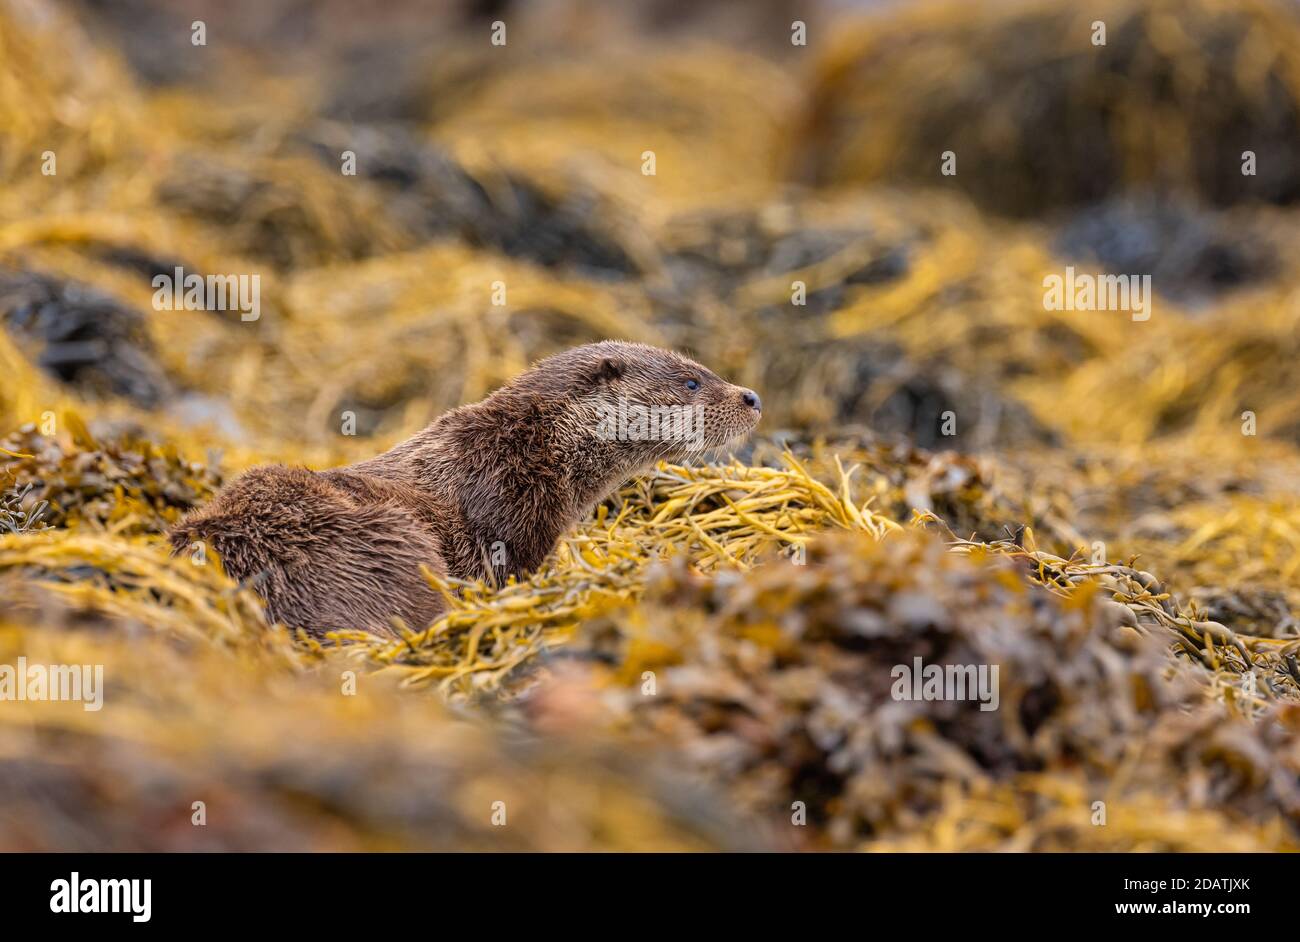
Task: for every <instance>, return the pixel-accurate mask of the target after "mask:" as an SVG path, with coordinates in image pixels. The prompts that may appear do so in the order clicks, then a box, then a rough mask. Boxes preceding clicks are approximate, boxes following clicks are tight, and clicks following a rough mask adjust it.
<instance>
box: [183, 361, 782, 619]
mask: <svg viewBox="0 0 1300 942" xmlns="http://www.w3.org/2000/svg"><path fill="white" fill-rule="evenodd" d="M761 414H762V403H761V401H760V399H759V397H758V394H757V393H755V392H754V391H753V390H751V389H745V388H743V387H740V386H734V385H732V384H731V383H728V382H726V381H725V380H723V379H721V378H719V377H718V376H717V375H716V374H714V373H713V372H712V371H711V370H709V369H707V368H705V367H704V366H701V365H700V364H699V363H696V362H694V361H693V360H691V359H689V358H687V357H685V356H683V355H681V354H678V353H675V352H672V351H670V350H662V349H659V348H657V347H652V346H646V345H644V344H638V343H627V342H622V341H610V340H607V341H603V342H600V343H595V344H588V345H586V346H582V347H576V348H573V349H570V350H567V351H564V352H562V353H557V354H555V355H553V356H550V357H547V358H546V359H544V360H541V361H539V362H538V363H536V364H535V365H533V366H532V368H530V369H529V370H528V371H527V372H525V373H523V374H522V375H520V376H518V377H517V378H515V379H514V380H513V381H512V382H510V383H508V384H507V385H505V386H503V387H501V388H500V389H498V390H497V391H496V392H494V393H492V394H491V395H490V396H488V397H487V398H486V399H484V400H483V401H482V402H478V403H475V404H473V405H468V406H461V407H460V408H458V409H453V410H452V411H450V412H447V413H445V414H444V415H442V416H440V417H439V418H437V419H436V420H434V422H433V423H432V424H430V425H429V426H428V427H426V428H425V429H424V430H423V431H421V432H419V433H417V434H416V435H414V436H413V437H412V438H409V439H407V440H406V441H404V442H402V443H401V444H399V445H396V446H395V447H393V448H392V449H390V450H389V451H386V452H384V453H383V454H381V455H378V456H376V457H374V458H369V459H366V460H365V461H360V462H357V463H356V464H352V465H347V466H344V467H339V468H331V469H327V470H324V471H311V470H308V469H307V468H303V467H288V466H284V465H265V466H260V467H256V468H253V469H251V470H250V471H248V472H246V473H245V474H243V475H241V476H240V477H238V478H236V479H235V480H233V481H231V482H230V483H229V484H227V485H226V486H225V487H223V488H222V489H221V490H220V491H219V492H218V493H217V494H216V496H215V497H214V498H213V499H212V500H211V501H210V502H209V503H208V504H206V505H205V506H203V507H201V508H199V509H197V510H195V511H193V512H191V513H190V514H188V515H187V516H186V517H185V518H184V519H183V520H182V521H181V522H180V523H179V524H178V525H177V526H176V527H175V528H174V529H173V530H172V531H171V533H170V539H171V543H172V546H173V547H174V549H173V554H175V553H179V552H181V551H182V550H184V549H185V548H187V547H189V546H190V545H191V544H193V543H194V542H195V541H200V540H201V541H203V542H204V543H205V544H206V545H207V546H210V547H211V548H213V549H215V550H216V552H217V553H218V554H219V555H220V557H221V560H222V563H223V565H224V567H225V570H226V572H227V574H228V575H230V576H231V577H232V578H234V579H237V580H239V581H241V582H246V583H247V584H249V585H251V586H252V587H253V588H254V589H255V590H256V591H257V592H258V594H259V595H261V596H262V598H263V599H264V600H265V602H266V606H267V612H268V614H269V615H270V617H271V618H272V619H273V620H274V621H277V622H281V623H283V624H285V625H288V626H289V627H291V628H300V629H302V630H304V631H306V632H308V633H309V634H312V635H317V636H319V635H323V634H325V633H327V632H330V631H340V630H347V629H356V628H360V629H364V630H368V631H371V632H378V633H381V634H390V635H391V634H394V633H395V630H394V625H395V621H394V619H399V618H400V619H401V620H402V622H404V623H405V624H406V625H408V626H411V627H414V628H417V629H420V628H424V627H426V626H427V625H429V624H430V623H431V622H432V621H433V620H434V619H435V618H437V616H438V615H439V614H441V613H442V611H443V610H444V608H445V600H444V599H443V597H442V596H441V594H440V593H438V592H436V591H435V590H434V589H432V588H431V587H430V586H429V584H428V582H427V581H426V579H425V578H424V576H423V575H422V573H421V571H420V567H421V565H424V566H427V567H428V568H429V569H430V570H431V571H432V572H435V573H438V574H439V575H442V576H449V577H454V578H456V579H464V580H477V579H482V580H485V581H488V582H495V583H500V582H501V581H504V580H505V579H507V578H509V577H510V576H518V577H522V576H524V575H527V574H528V573H530V572H532V571H533V570H535V569H536V568H537V567H538V566H540V565H541V564H542V562H543V561H544V560H545V558H546V556H547V555H548V554H549V553H550V552H551V550H552V549H553V548H554V546H555V543H556V542H557V540H558V539H559V537H560V536H561V534H563V533H564V532H565V531H566V530H568V529H569V528H570V527H572V526H573V525H574V524H576V523H577V522H578V521H579V520H581V519H582V518H584V517H585V516H587V514H589V513H590V512H591V510H592V509H593V508H594V507H595V505H596V504H597V503H599V502H600V501H601V500H603V499H604V498H605V497H607V496H608V495H609V494H610V493H611V492H612V491H614V490H615V489H617V488H618V487H620V486H621V485H622V484H623V483H624V482H625V481H627V480H628V479H629V478H630V477H632V476H634V475H636V474H637V473H639V472H641V471H644V470H647V469H649V468H650V467H652V466H653V465H654V464H655V463H656V462H657V461H659V460H661V459H663V460H669V461H681V460H684V459H688V458H690V457H692V456H695V455H699V454H702V453H703V452H705V451H708V450H711V449H715V448H720V447H723V446H725V445H727V444H729V443H731V442H733V441H739V440H741V439H743V438H744V437H745V436H746V435H748V434H749V433H750V432H751V431H752V430H753V429H754V428H755V427H756V426H757V424H758V420H759V417H760V416H761Z"/></svg>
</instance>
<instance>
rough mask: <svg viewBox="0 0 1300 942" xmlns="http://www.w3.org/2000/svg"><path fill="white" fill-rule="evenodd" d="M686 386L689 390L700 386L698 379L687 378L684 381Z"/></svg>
mask: <svg viewBox="0 0 1300 942" xmlns="http://www.w3.org/2000/svg"><path fill="white" fill-rule="evenodd" d="M686 388H687V389H689V390H690V391H691V392H695V390H697V389H699V388H700V384H699V381H698V380H694V379H688V380H687V381H686Z"/></svg>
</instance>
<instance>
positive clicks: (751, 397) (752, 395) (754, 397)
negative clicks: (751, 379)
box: [740, 389, 763, 412]
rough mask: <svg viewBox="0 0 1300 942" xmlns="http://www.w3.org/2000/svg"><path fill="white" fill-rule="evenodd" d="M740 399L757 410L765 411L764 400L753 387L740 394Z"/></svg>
mask: <svg viewBox="0 0 1300 942" xmlns="http://www.w3.org/2000/svg"><path fill="white" fill-rule="evenodd" d="M740 401H741V402H743V403H744V404H745V405H747V406H749V407H750V408H751V409H753V410H754V411H755V412H762V411H763V400H762V399H759V398H758V393H756V392H754V390H752V389H746V390H745V391H743V392H742V393H741V394H740Z"/></svg>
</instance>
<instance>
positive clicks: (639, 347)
mask: <svg viewBox="0 0 1300 942" xmlns="http://www.w3.org/2000/svg"><path fill="white" fill-rule="evenodd" d="M556 367H558V368H559V369H558V370H556V369H555V368H556ZM533 372H534V373H536V374H540V375H542V376H546V377H548V378H552V379H553V378H555V377H557V376H563V377H564V382H565V385H567V386H568V388H567V389H566V390H565V392H566V394H567V395H569V396H571V397H572V398H573V399H574V400H575V401H576V402H578V403H580V404H581V407H582V414H583V416H584V421H587V422H589V423H590V424H591V425H592V432H593V433H594V434H595V436H596V437H597V438H598V439H600V440H602V441H604V442H607V443H610V447H611V448H616V449H617V450H618V451H619V452H620V453H621V454H623V455H625V456H626V458H627V459H628V460H627V462H626V466H625V467H627V468H633V467H643V466H646V465H649V464H652V463H654V462H655V461H659V460H667V461H681V460H683V459H685V458H689V457H693V456H698V455H700V454H702V453H704V452H707V451H709V450H711V449H715V448H721V447H723V446H725V445H727V444H729V443H732V442H738V441H740V440H741V439H743V438H744V437H745V436H746V435H748V434H749V433H750V432H752V431H753V430H754V428H755V426H757V425H758V420H759V418H760V417H761V415H762V409H763V404H762V401H761V400H760V399H759V397H758V394H757V393H756V392H754V391H753V390H752V389H746V388H744V387H743V386H735V385H733V384H731V383H728V382H727V381H726V380H724V379H722V378H721V377H720V376H718V375H717V374H716V373H714V372H713V371H712V370H710V369H709V368H708V367H706V366H703V365H701V364H699V363H696V362H695V361H694V360H692V359H690V358H689V357H685V356H682V355H681V354H680V353H674V352H673V351H671V350H663V349H660V348H659V347H651V346H647V345H645V344H639V343H625V342H622V341H615V340H606V341H603V342H601V343H593V344H588V345H586V346H582V347H575V348H574V349H572V350H566V351H564V352H563V353H559V354H556V355H555V356H553V357H550V358H548V359H546V360H543V361H542V362H541V363H540V364H538V366H537V367H535V368H534V370H533ZM620 463H621V462H620Z"/></svg>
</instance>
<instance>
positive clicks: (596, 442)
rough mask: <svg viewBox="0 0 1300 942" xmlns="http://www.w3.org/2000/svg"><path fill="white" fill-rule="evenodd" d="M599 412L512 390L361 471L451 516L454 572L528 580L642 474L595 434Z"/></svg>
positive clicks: (448, 529) (447, 525)
mask: <svg viewBox="0 0 1300 942" xmlns="http://www.w3.org/2000/svg"><path fill="white" fill-rule="evenodd" d="M595 415H596V413H595V410H594V407H590V406H587V405H584V404H583V403H581V402H576V401H574V400H572V399H568V398H556V397H554V396H544V395H539V394H537V393H531V392H528V391H524V390H516V389H511V388H509V387H507V388H505V389H501V390H498V391H497V392H496V393H494V394H493V395H491V396H489V397H488V398H487V399H485V400H483V401H482V402H479V403H476V404H474V405H471V406H464V407H462V408H459V409H455V410H453V411H451V412H448V413H447V414H445V415H443V416H441V417H440V418H439V419H437V420H436V421H435V422H434V423H433V424H432V425H430V426H429V427H428V428H426V429H424V430H423V431H421V432H419V433H418V434H416V435H415V436H414V437H412V438H411V439H409V440H407V441H405V442H403V443H402V444H400V445H398V446H396V447H395V448H393V449H392V450H390V451H388V452H386V453H385V454H383V455H380V456H378V457H377V458H372V459H370V460H369V461H365V462H362V463H360V464H358V465H355V466H354V468H355V470H357V471H362V472H365V473H369V474H375V475H378V476H380V477H388V478H393V479H398V480H401V481H403V482H404V483H407V484H409V485H412V486H414V487H417V488H419V489H420V490H421V491H423V492H425V493H427V494H428V495H429V496H430V497H432V498H433V499H434V501H435V502H436V504H437V506H439V507H440V508H444V509H446V510H449V511H450V513H449V514H448V515H447V516H448V519H447V520H445V521H441V522H440V527H441V528H442V529H443V530H444V531H445V532H443V533H441V534H440V536H441V537H442V541H443V544H444V546H445V547H446V548H447V549H446V554H445V555H446V556H447V558H446V560H445V562H446V563H447V567H448V574H449V575H453V576H456V577H458V578H466V579H473V578H488V579H493V578H495V579H496V580H498V581H501V580H503V579H504V578H506V577H508V576H510V575H515V576H523V575H525V574H526V573H528V572H531V571H532V570H534V569H536V568H537V567H538V566H540V565H541V563H542V562H543V560H544V559H545V558H546V556H547V554H549V553H550V552H551V550H552V549H553V548H554V546H555V543H556V541H557V540H558V539H559V538H560V536H561V535H562V534H563V533H564V532H565V531H566V530H567V529H569V528H570V527H572V526H573V525H574V524H575V523H576V522H577V521H578V520H579V519H580V518H582V517H583V516H585V515H586V514H587V513H588V512H589V511H590V510H591V508H592V506H593V505H594V504H596V503H597V502H598V501H600V500H602V499H603V498H604V497H605V496H607V495H608V494H609V492H610V491H611V490H613V489H614V488H616V487H618V486H619V485H620V484H621V483H622V482H623V481H625V480H626V479H627V478H628V477H629V476H631V474H633V473H635V472H636V471H637V470H638V469H639V465H640V462H639V461H638V459H637V456H635V455H632V454H630V453H629V452H628V450H627V448H626V446H624V447H621V448H620V444H622V443H619V442H615V441H607V440H604V439H601V438H600V437H598V436H597V435H596V434H595V428H596V418H595Z"/></svg>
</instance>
